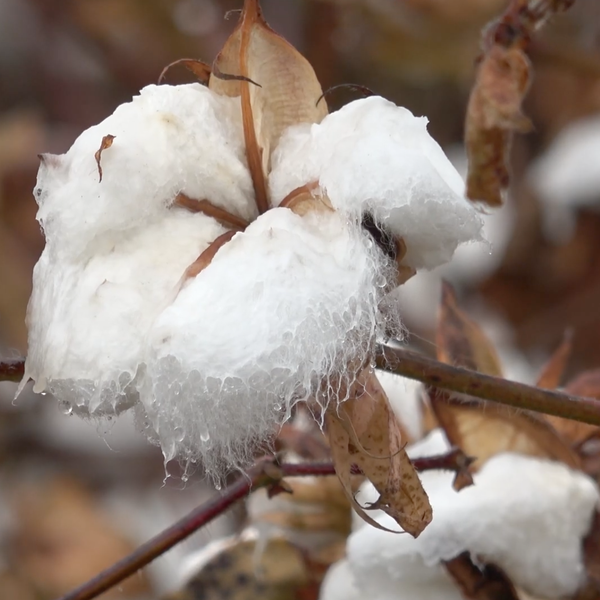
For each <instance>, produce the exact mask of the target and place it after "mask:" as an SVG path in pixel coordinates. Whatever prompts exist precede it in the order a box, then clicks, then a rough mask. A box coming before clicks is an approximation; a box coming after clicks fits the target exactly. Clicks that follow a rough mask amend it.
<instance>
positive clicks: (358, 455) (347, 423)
mask: <svg viewBox="0 0 600 600" xmlns="http://www.w3.org/2000/svg"><path fill="white" fill-rule="evenodd" d="M326 424H327V432H328V435H329V439H330V443H331V447H332V454H333V460H334V464H335V467H336V472H337V473H338V476H339V477H340V480H341V481H342V484H343V485H344V488H345V489H346V491H347V492H348V493H349V494H350V493H351V488H350V486H349V477H350V469H351V466H352V464H356V465H358V467H359V468H360V469H361V471H362V472H363V473H364V474H365V476H366V477H367V478H368V479H369V480H370V481H371V483H373V485H374V486H375V488H376V489H377V491H378V492H379V494H380V497H379V499H378V500H377V501H376V502H374V503H373V504H372V505H371V506H370V507H369V508H370V509H381V510H383V511H385V512H386V513H387V514H388V515H390V516H391V517H392V518H393V519H395V520H396V521H397V522H398V523H399V525H400V526H401V527H402V528H403V529H404V530H405V531H407V532H408V533H410V534H411V535H413V536H414V537H417V536H418V535H419V534H420V533H421V532H422V531H423V529H425V527H426V526H427V525H428V524H429V522H430V521H431V518H432V511H431V505H430V504H429V500H428V498H427V494H426V493H425V490H424V489H423V486H422V485H421V480H420V479H419V476H418V475H417V472H416V471H415V469H414V467H413V465H412V463H411V462H410V460H409V458H408V456H407V454H406V452H405V450H404V446H403V445H402V435H401V429H400V425H399V423H398V421H397V420H396V418H395V416H394V415H393V413H392V411H391V408H390V406H389V402H388V399H387V397H386V395H385V392H384V391H383V389H382V387H381V385H380V383H379V381H378V380H377V378H376V377H375V374H374V373H373V371H371V370H370V369H364V370H363V371H362V372H361V373H360V374H359V376H358V378H357V382H356V384H355V385H354V386H353V390H352V393H351V395H350V398H349V399H348V400H346V401H345V402H343V403H342V404H340V405H339V406H338V407H337V408H336V407H330V408H329V409H328V410H327V413H326ZM351 500H352V502H353V506H356V504H357V503H356V501H355V500H354V497H353V496H352V497H351ZM359 514H360V515H361V516H362V517H363V518H365V516H366V515H365V514H364V509H361V511H360V512H359ZM365 520H367V522H369V523H371V524H373V520H372V519H370V518H366V519H365ZM379 528H381V526H379Z"/></svg>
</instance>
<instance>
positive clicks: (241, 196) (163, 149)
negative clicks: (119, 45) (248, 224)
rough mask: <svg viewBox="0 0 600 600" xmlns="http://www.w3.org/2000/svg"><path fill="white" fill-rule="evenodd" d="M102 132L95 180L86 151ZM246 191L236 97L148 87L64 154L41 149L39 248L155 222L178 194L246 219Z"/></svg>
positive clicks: (249, 203) (73, 247) (70, 245)
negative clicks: (106, 143) (105, 143)
mask: <svg viewBox="0 0 600 600" xmlns="http://www.w3.org/2000/svg"><path fill="white" fill-rule="evenodd" d="M106 135H114V136H115V139H114V141H113V144H112V146H111V147H110V148H107V149H105V150H104V151H103V152H102V155H101V166H102V172H103V176H102V181H100V180H99V179H100V178H99V172H98V165H97V163H96V158H95V154H96V152H97V151H98V150H99V148H100V145H101V142H102V139H103V137H104V136H106ZM252 190H253V188H252V181H251V178H250V174H249V171H248V169H247V166H246V158H245V149H244V140H243V135H242V125H241V109H240V104H239V99H235V98H229V97H226V96H219V95H217V94H215V93H213V92H211V91H210V90H208V89H207V88H206V87H203V86H201V85H199V84H191V85H180V86H169V85H161V86H155V85H151V86H148V87H146V88H144V89H143V90H142V91H141V92H140V95H139V96H136V97H135V98H133V100H132V101H131V102H129V103H126V104H122V105H121V106H119V107H118V108H117V109H116V110H115V112H114V113H113V114H112V115H111V116H110V117H108V118H107V119H105V120H104V121H102V123H100V124H99V125H96V126H94V127H91V128H89V129H87V130H86V131H84V132H83V133H82V134H81V135H80V136H79V138H77V140H76V141H75V143H74V144H73V146H72V147H71V149H70V150H69V151H68V152H67V153H66V154H64V155H61V156H52V155H44V159H43V160H42V164H41V166H40V170H39V173H38V180H37V185H36V188H35V196H36V198H37V201H38V203H39V205H40V209H39V212H38V220H39V221H40V222H41V224H42V226H43V228H44V232H45V234H46V245H47V247H48V248H52V249H57V251H58V250H60V251H64V252H66V253H68V254H70V255H75V254H79V253H81V252H84V251H85V250H86V248H89V249H90V252H92V251H94V248H95V247H97V246H98V245H99V244H101V243H102V242H103V241H104V245H105V246H106V245H108V246H110V245H111V244H112V241H113V238H116V239H118V238H119V236H120V235H121V233H122V232H123V231H125V230H130V229H133V228H135V227H141V226H144V225H146V224H149V223H151V222H153V221H155V220H156V219H158V218H161V216H162V215H163V213H164V212H165V209H166V208H167V206H168V205H169V204H170V203H171V202H172V201H173V200H174V198H175V196H176V195H177V194H178V193H179V192H183V193H185V194H186V195H188V196H189V197H191V198H194V199H197V200H203V199H207V200H209V201H210V202H212V203H213V204H215V205H217V206H219V207H222V208H225V209H227V210H228V211H229V212H231V213H234V214H236V215H238V216H240V217H243V218H245V219H250V218H252V217H253V216H254V215H255V211H256V208H255V204H254V200H253V197H254V193H253V191H252ZM105 237H107V238H108V239H107V240H106V239H105Z"/></svg>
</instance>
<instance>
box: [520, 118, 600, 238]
mask: <svg viewBox="0 0 600 600" xmlns="http://www.w3.org/2000/svg"><path fill="white" fill-rule="evenodd" d="M598 156H600V116H598V115H594V116H592V117H588V118H586V119H581V120H579V121H576V122H575V123H573V124H571V125H569V126H568V127H567V128H566V129H564V130H563V131H561V133H560V134H559V135H558V137H557V138H556V140H555V141H554V142H553V144H552V145H551V146H550V148H549V149H548V150H547V151H546V152H545V153H544V154H543V155H542V156H541V157H540V158H539V159H538V160H537V161H536V162H535V163H534V164H533V165H532V167H531V169H530V172H529V179H530V181H531V183H532V185H533V187H534V189H535V190H536V191H537V193H538V195H539V198H540V201H541V202H542V204H543V212H542V216H543V220H544V221H543V222H544V227H545V229H546V233H547V234H548V235H549V236H550V237H551V238H553V239H555V240H557V241H564V240H569V239H570V238H571V236H572V235H573V233H574V227H575V211H576V209H577V208H578V207H581V206H590V205H591V206H596V207H600V169H598Z"/></svg>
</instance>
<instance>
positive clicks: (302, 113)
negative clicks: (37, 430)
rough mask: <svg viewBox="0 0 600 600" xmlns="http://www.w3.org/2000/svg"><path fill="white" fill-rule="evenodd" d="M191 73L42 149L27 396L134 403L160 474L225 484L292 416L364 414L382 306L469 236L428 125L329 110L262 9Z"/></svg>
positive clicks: (447, 166) (82, 411) (388, 328)
mask: <svg viewBox="0 0 600 600" xmlns="http://www.w3.org/2000/svg"><path fill="white" fill-rule="evenodd" d="M193 68H194V70H195V72H196V73H201V74H203V75H205V76H206V77H205V79H206V80H205V81H204V82H203V84H201V83H195V84H188V85H178V86H170V85H158V86H156V85H150V86H148V87H146V88H144V89H143V90H142V91H141V92H140V95H139V96H136V97H135V98H133V99H132V101H131V102H129V103H126V104H123V105H121V106H119V107H118V108H117V109H116V110H115V112H114V113H113V114H112V115H111V116H109V117H108V118H107V119H105V120H104V121H103V122H102V123H100V124H99V125H96V126H94V127H91V128H90V129H88V130H86V131H84V132H83V133H82V134H81V135H80V136H79V138H78V139H77V140H76V141H75V143H74V144H73V146H72V147H71V148H70V150H69V151H68V152H67V153H66V154H64V155H60V156H54V155H48V154H46V155H43V156H42V163H41V166H40V170H39V174H38V180H37V184H36V187H35V191H34V194H35V197H36V200H37V202H38V204H39V211H38V220H39V222H40V224H41V226H42V228H43V231H44V235H45V238H46V246H45V249H44V252H43V254H42V256H41V258H40V260H39V262H38V263H37V265H36V267H35V270H34V275H33V292H32V296H31V300H30V303H29V309H28V317H27V322H28V328H29V352H28V357H27V362H26V372H25V377H24V379H23V384H22V385H21V387H23V385H24V383H25V382H26V381H27V380H28V379H32V380H33V381H34V390H35V391H36V392H41V393H43V392H46V391H48V392H51V393H52V394H53V395H54V396H56V397H57V398H58V400H59V401H60V402H61V403H62V405H63V407H64V408H65V410H66V411H68V412H71V411H72V412H73V413H76V414H79V415H81V416H84V417H109V418H112V417H113V416H114V415H117V414H119V413H122V412H123V411H126V410H132V411H134V413H135V415H136V420H137V422H138V425H139V427H140V428H141V429H142V430H143V431H144V432H145V433H146V434H147V436H148V437H149V439H150V440H152V441H154V442H155V443H157V444H160V446H161V448H162V451H163V453H164V456H165V460H166V461H168V460H171V459H173V458H176V457H177V458H179V459H180V460H182V461H183V462H184V463H186V464H187V463H193V462H198V461H199V462H201V463H202V464H203V465H204V466H205V467H206V469H207V470H208V472H209V473H211V474H213V475H214V476H215V477H217V478H219V477H221V476H223V475H224V474H225V473H226V472H227V471H228V470H229V469H231V468H235V467H240V466H243V465H245V464H246V463H247V461H248V459H249V458H250V456H251V454H252V451H253V450H254V448H255V447H256V445H257V444H260V443H263V442H265V441H267V442H268V441H269V439H271V437H272V435H273V434H274V433H276V431H277V427H278V426H279V425H280V424H281V423H282V422H284V421H285V420H286V419H287V418H288V417H289V416H290V414H291V410H292V407H293V406H294V404H295V403H297V402H302V401H305V402H308V403H310V406H311V407H312V409H313V411H314V412H315V414H316V415H317V417H319V418H320V419H322V418H323V417H322V416H319V410H317V408H318V407H319V406H320V407H322V408H323V409H325V408H327V407H332V406H333V407H335V408H338V407H342V406H346V407H348V408H347V412H348V411H350V412H351V410H358V408H357V407H358V406H359V405H358V404H357V405H356V406H355V407H354V408H352V407H351V405H350V403H349V402H348V401H349V400H356V401H357V402H359V401H360V397H359V396H361V392H360V391H356V390H357V389H359V390H360V389H362V390H363V391H364V388H365V386H366V387H368V386H369V385H370V383H369V381H370V379H369V375H368V373H370V372H371V369H370V366H369V365H370V357H371V353H372V351H373V348H374V344H375V342H376V340H378V339H380V338H382V337H383V336H385V335H389V333H390V332H391V333H399V332H400V331H401V322H400V318H399V316H398V315H397V314H396V312H397V311H394V310H390V306H389V302H388V300H387V297H388V294H389V292H390V291H392V290H393V289H394V288H395V287H396V286H397V285H399V284H401V283H402V282H403V281H405V280H406V279H407V278H409V277H410V276H411V275H412V274H413V273H414V272H415V271H416V270H417V269H432V268H434V267H436V266H438V265H440V264H442V263H444V262H447V261H448V260H450V258H451V257H452V255H453V253H454V251H455V249H456V248H457V247H458V246H459V245H460V244H462V243H465V242H469V241H471V240H475V239H478V238H479V236H480V229H481V225H482V223H481V219H480V217H479V214H478V212H477V210H476V209H475V208H474V207H473V206H472V205H471V204H470V203H469V202H468V201H467V200H466V199H465V198H464V195H463V187H464V186H463V182H462V180H461V178H460V176H459V174H458V173H457V172H456V170H455V169H454V168H453V167H452V165H451V163H450V161H449V160H448V159H447V158H446V156H445V155H444V153H443V151H442V150H441V148H440V147H439V145H438V144H437V143H436V142H435V141H434V140H433V139H432V138H431V137H430V135H429V134H428V132H427V120H426V119H425V118H424V117H415V116H414V115H412V114H411V113H410V111H408V110H407V109H405V108H401V107H398V106H396V105H394V104H393V103H391V102H389V101H387V100H385V99H383V98H380V97H370V98H365V99H361V100H356V101H354V102H351V103H350V104H348V105H347V106H345V107H344V108H342V109H341V110H339V111H337V112H334V113H331V114H328V109H327V105H326V101H325V99H324V98H323V93H322V89H321V87H320V85H319V82H318V80H317V78H316V75H315V73H314V71H313V69H312V67H311V66H310V64H309V63H308V62H307V61H306V60H305V59H304V58H303V57H302V56H301V55H300V54H299V53H298V52H297V51H296V50H295V49H294V48H293V47H292V46H290V45H289V44H288V43H287V42H286V41H285V40H283V39H282V38H281V37H280V36H278V35H277V34H276V33H275V32H273V31H272V30H271V29H270V28H269V27H268V25H267V24H266V23H265V21H264V19H263V18H262V15H261V12H260V8H259V6H258V3H257V2H256V0H247V1H246V2H245V6H244V10H243V11H242V15H241V18H240V22H239V24H238V26H237V27H236V29H235V30H234V32H233V33H232V35H231V37H230V38H229V39H228V40H227V42H226V44H225V46H224V48H223V49H222V51H221V52H220V53H219V55H218V56H217V58H216V60H215V62H214V64H213V65H212V68H209V67H207V66H205V65H202V64H201V63H195V64H194V65H193ZM365 373H367V375H365ZM357 386H358V388H357ZM352 395H354V397H352V398H350V396H352ZM363 395H364V394H363ZM367 395H368V394H367ZM345 400H346V402H344V401H345ZM362 405H363V406H364V405H365V403H364V402H363V404H362ZM335 413H336V411H335V410H334V411H332V414H335ZM348 414H349V412H348ZM381 414H383V413H381ZM330 420H334V421H335V417H334V416H332V417H331V419H330ZM342 421H343V419H342ZM340 422H341V421H340ZM340 422H338V423H337V424H338V425H340ZM342 425H343V423H342ZM338 429H339V428H338ZM332 430H335V423H334V424H333V426H332ZM352 431H354V430H352ZM338 433H339V432H338ZM340 435H341V437H340V436H338V439H342V438H343V435H342V434H340ZM352 435H354V434H352ZM390 436H391V437H390V440H391V439H392V437H393V436H392V434H390ZM394 439H395V438H394ZM346 441H348V440H346ZM342 442H343V439H342ZM348 443H349V442H348ZM403 452H404V450H403V448H401V449H400V450H398V452H397V453H395V454H394V453H392V454H394V456H395V455H396V454H398V456H404V455H403ZM379 454H380V455H385V454H390V453H389V452H387V453H386V452H383V453H381V452H380V453H379ZM403 464H404V467H406V465H407V461H405V463H403ZM408 464H409V463H408ZM410 468H411V469H412V467H410ZM412 473H414V470H413V471H412ZM411 477H412V475H411ZM414 477H415V478H416V474H414ZM416 481H417V483H416V484H415V485H417V486H418V485H419V484H418V478H417V480H416ZM384 487H385V486H384ZM396 493H399V490H398V489H397V490H396ZM428 519H430V514H429V516H428V517H427V518H425V521H424V522H428Z"/></svg>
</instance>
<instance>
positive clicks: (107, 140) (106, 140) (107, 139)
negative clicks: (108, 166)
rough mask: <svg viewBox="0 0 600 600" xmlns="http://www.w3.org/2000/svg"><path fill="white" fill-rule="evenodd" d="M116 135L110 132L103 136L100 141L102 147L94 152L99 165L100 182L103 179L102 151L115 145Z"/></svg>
mask: <svg viewBox="0 0 600 600" xmlns="http://www.w3.org/2000/svg"><path fill="white" fill-rule="evenodd" d="M115 137H116V136H114V135H110V134H109V135H105V136H104V137H103V138H102V142H101V143H100V148H98V150H97V151H96V153H95V154H94V158H95V159H96V164H97V165H98V177H99V183H100V182H101V181H102V165H101V164H100V161H101V159H102V153H103V152H104V151H105V150H107V149H108V148H110V147H111V146H112V145H113V142H114V140H115Z"/></svg>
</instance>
